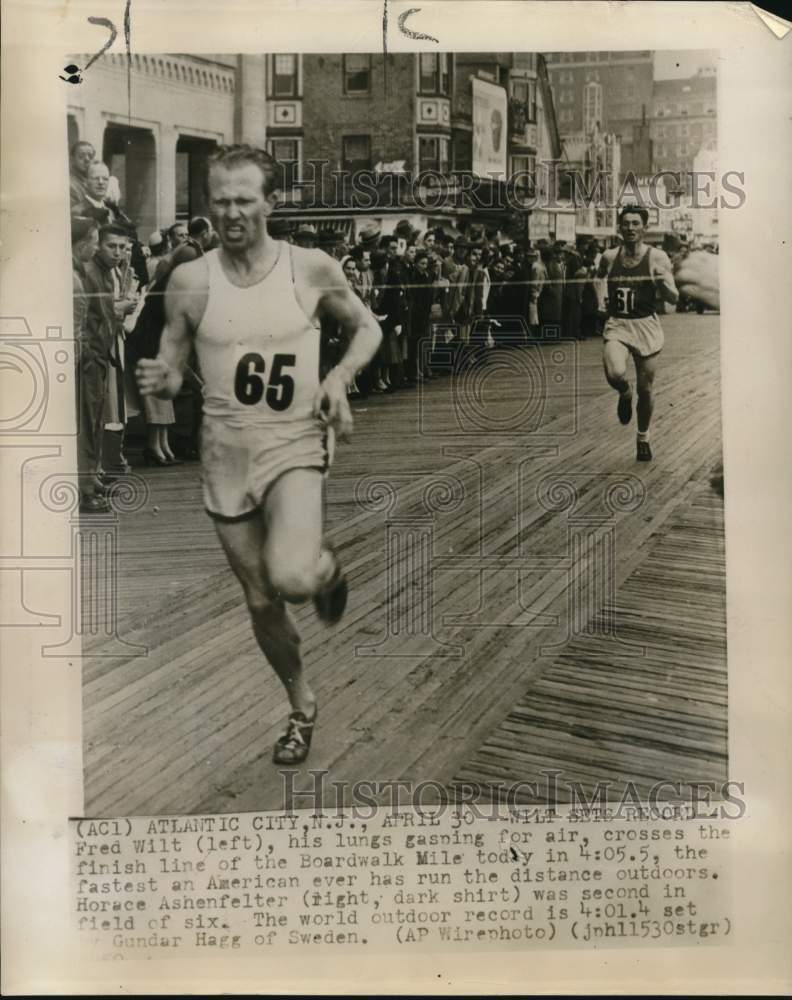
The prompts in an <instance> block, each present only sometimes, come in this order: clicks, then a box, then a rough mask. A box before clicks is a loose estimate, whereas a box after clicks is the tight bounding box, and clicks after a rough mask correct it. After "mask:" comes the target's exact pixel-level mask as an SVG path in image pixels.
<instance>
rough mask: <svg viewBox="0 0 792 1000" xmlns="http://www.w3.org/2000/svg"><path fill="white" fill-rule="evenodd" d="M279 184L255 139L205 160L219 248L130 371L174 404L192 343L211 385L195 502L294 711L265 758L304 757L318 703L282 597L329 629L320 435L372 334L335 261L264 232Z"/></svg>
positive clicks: (337, 582) (341, 418)
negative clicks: (328, 328)
mask: <svg viewBox="0 0 792 1000" xmlns="http://www.w3.org/2000/svg"><path fill="white" fill-rule="evenodd" d="M280 175H281V171H280V168H279V166H278V164H277V163H276V162H275V161H274V160H273V159H272V158H271V157H270V156H269V155H268V154H267V153H264V152H262V151H261V150H257V149H254V148H253V147H250V146H231V147H226V148H223V149H220V150H218V151H217V152H216V153H215V154H214V155H213V157H212V159H211V160H210V164H209V176H208V190H209V201H210V211H211V214H212V222H213V224H214V227H215V230H216V231H217V233H218V235H219V237H220V241H221V247H220V249H219V250H217V251H214V252H210V253H209V254H207V255H205V257H203V258H199V259H198V260H195V261H192V262H190V263H187V264H184V265H182V266H180V267H177V268H176V269H175V270H174V272H173V274H172V276H171V279H170V282H169V284H168V289H167V292H166V296H165V313H166V317H167V322H166V326H165V330H164V332H163V335H162V342H161V347H160V353H159V356H158V357H157V358H156V359H155V360H142V361H141V362H140V363H139V365H138V369H137V378H138V385H139V387H140V391H141V393H143V394H152V395H156V396H160V397H162V398H173V397H174V396H175V395H176V394H177V393H178V391H179V388H180V387H181V383H182V372H183V370H184V366H185V365H186V363H187V360H188V358H189V354H190V350H191V348H192V346H193V344H194V345H195V348H196V351H197V353H198V357H199V361H200V366H201V371H202V374H203V377H204V379H205V383H206V384H205V390H204V393H205V404H204V414H205V416H204V425H203V436H202V449H201V450H202V455H201V457H202V462H203V472H204V500H205V504H206V508H207V511H208V512H209V514H210V515H211V516H212V518H213V519H214V522H215V526H216V529H217V533H218V536H219V538H220V542H221V544H222V545H223V548H224V550H225V553H226V555H227V557H228V561H229V563H230V565H231V568H232V569H233V570H234V572H235V573H236V575H237V577H238V578H239V581H240V583H241V584H242V588H243V590H244V593H245V598H246V600H247V604H248V608H249V610H250V614H251V618H252V622H253V631H254V633H255V636H256V639H257V641H258V644H259V646H260V648H261V650H262V652H263V653H264V655H265V656H266V657H267V659H268V660H269V661H270V663H271V664H272V666H273V668H274V670H275V672H276V673H277V674H278V677H279V678H280V680H281V681H282V683H283V685H284V687H285V689H286V692H287V694H288V697H289V700H290V702H291V707H292V712H291V715H290V716H289V724H288V727H287V730H286V732H285V733H284V734H283V735H282V736H281V737H280V739H279V740H278V741H277V743H276V744H275V752H274V759H275V761H276V763H279V764H299V763H301V762H302V761H303V760H305V758H306V756H307V754H308V749H309V747H310V742H311V737H312V735H313V727H314V722H315V720H316V699H315V697H314V694H313V692H312V690H311V688H310V686H309V685H308V683H307V682H306V680H305V677H304V674H303V667H302V660H301V658H300V649H299V643H300V640H299V636H298V634H297V632H296V630H295V627H294V624H293V622H292V620H291V617H290V616H289V613H288V611H287V610H286V602H299V601H304V600H307V599H309V598H313V601H314V604H315V606H316V609H317V612H318V613H319V615H320V617H321V618H322V619H323V620H325V621H328V622H335V621H337V620H338V619H339V618H340V617H341V615H342V614H343V611H344V607H345V605H346V596H347V584H346V578H345V577H344V575H343V573H342V571H341V568H340V565H339V562H338V559H337V557H336V555H335V553H334V552H333V550H332V549H331V548H330V546H329V545H328V544H327V543H326V542H323V540H322V482H323V475H324V472H325V470H326V469H327V467H328V465H329V461H330V455H329V444H330V442H329V438H330V437H331V436H332V433H333V431H334V430H335V431H336V432H337V433H338V435H339V437H340V438H341V439H342V440H343V439H344V438H346V437H348V436H349V433H350V432H351V429H352V414H351V411H350V409H349V403H348V401H347V386H348V385H349V383H350V382H351V381H352V380H353V379H354V378H355V376H356V374H357V373H358V372H359V370H360V369H361V368H363V367H364V366H365V365H366V364H368V362H369V361H370V360H371V358H372V357H373V356H374V354H375V352H376V350H377V348H378V346H379V343H380V339H381V333H380V330H379V327H378V326H377V323H376V321H375V320H374V318H373V317H372V315H371V314H370V313H369V312H368V310H366V309H365V308H364V306H363V304H362V303H361V302H360V300H359V299H358V298H357V297H356V296H355V295H354V294H353V293H352V291H351V289H350V288H349V285H348V283H347V281H346V279H345V278H344V275H343V272H342V271H341V268H340V266H339V264H338V263H337V262H336V261H334V260H332V259H331V258H329V257H328V256H327V255H326V254H324V253H323V252H322V251H320V250H307V249H302V248H298V247H292V246H290V245H289V244H286V243H282V242H279V241H277V240H273V239H272V238H271V237H270V236H269V234H268V232H267V225H266V220H267V217H268V216H269V215H270V213H271V212H272V210H273V208H274V206H275V205H276V203H277V201H278V197H279V195H280V186H281V185H280ZM324 317H329V318H330V319H332V320H333V321H334V322H336V323H338V324H340V325H341V327H342V329H343V333H344V339H345V342H346V343H348V345H349V346H348V348H347V351H346V354H345V355H344V357H343V358H342V360H341V361H340V363H339V364H338V365H337V366H336V367H335V368H334V369H332V371H330V372H329V373H328V374H327V375H326V376H325V378H324V379H323V380H321V381H320V374H319V365H320V351H319V346H320V333H319V323H320V320H321V319H322V318H324Z"/></svg>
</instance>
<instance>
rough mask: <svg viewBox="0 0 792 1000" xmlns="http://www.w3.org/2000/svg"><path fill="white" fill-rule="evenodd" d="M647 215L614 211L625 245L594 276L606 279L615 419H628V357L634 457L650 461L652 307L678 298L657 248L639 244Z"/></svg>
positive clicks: (656, 343) (656, 346)
mask: <svg viewBox="0 0 792 1000" xmlns="http://www.w3.org/2000/svg"><path fill="white" fill-rule="evenodd" d="M648 221H649V213H648V212H647V210H646V209H645V208H643V207H640V206H637V205H627V206H625V207H624V208H623V209H622V210H621V212H620V213H619V231H620V233H621V236H622V240H623V241H624V245H623V246H622V247H620V248H618V249H614V250H606V251H605V253H604V254H603V255H602V259H601V260H600V263H599V269H598V277H600V278H607V279H608V314H609V315H608V321H607V323H606V324H605V329H604V330H603V333H602V336H603V339H604V341H605V347H604V350H603V355H602V359H603V364H604V366H605V378H606V379H607V380H608V383H609V385H611V386H612V387H613V388H614V389H615V390H616V391H617V392H618V393H619V402H618V405H617V409H616V412H617V415H618V417H619V421H620V422H621V423H622V424H628V423H629V422H630V419H631V417H632V403H633V397H632V389H631V388H630V383H629V382H628V380H627V362H628V360H629V358H630V355H632V358H633V362H634V364H635V381H636V388H637V390H638V403H637V406H636V416H637V420H638V434H637V441H636V457H637V460H638V461H639V462H649V461H651V459H652V449H651V446H650V444H649V424H650V422H651V419H652V409H653V407H654V401H653V396H652V386H653V384H654V377H655V372H656V370H657V359H658V356H659V354H660V351H661V350H662V348H663V343H664V338H663V330H662V327H661V326H660V320H659V319H658V318H657V312H656V307H655V303H656V301H657V296H658V295H660V296H661V297H662V298H663V299H665V301H666V302H670V303H671V304H672V305H673V303H675V302H676V301H677V299H678V298H679V293H678V292H677V289H676V285H675V284H674V278H673V275H672V271H671V262H670V260H669V259H668V257H667V255H666V254H665V252H664V251H662V250H657V249H655V248H654V247H650V246H648V245H647V244H646V243H644V242H643V237H644V233H645V231H646V224H647V222H648Z"/></svg>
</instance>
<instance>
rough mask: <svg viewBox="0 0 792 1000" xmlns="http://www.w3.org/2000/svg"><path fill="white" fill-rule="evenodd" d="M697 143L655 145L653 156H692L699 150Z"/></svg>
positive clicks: (661, 143) (663, 143)
mask: <svg viewBox="0 0 792 1000" xmlns="http://www.w3.org/2000/svg"><path fill="white" fill-rule="evenodd" d="M700 145H701V144H700V143H697V142H677V143H673V142H672V143H665V142H658V143H655V147H654V151H655V156H694V155H695V154H696V153H697V152H698V151H699V149H700Z"/></svg>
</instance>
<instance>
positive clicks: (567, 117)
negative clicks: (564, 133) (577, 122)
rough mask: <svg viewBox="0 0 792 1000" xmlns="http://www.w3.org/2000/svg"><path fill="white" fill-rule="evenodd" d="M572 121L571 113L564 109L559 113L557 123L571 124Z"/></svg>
mask: <svg viewBox="0 0 792 1000" xmlns="http://www.w3.org/2000/svg"><path fill="white" fill-rule="evenodd" d="M573 119H574V115H573V114H572V112H571V111H569V110H568V109H566V108H564V109H563V110H562V111H561V114H560V115H559V121H562V122H571V121H572V120H573Z"/></svg>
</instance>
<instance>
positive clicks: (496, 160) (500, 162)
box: [473, 79, 509, 180]
mask: <svg viewBox="0 0 792 1000" xmlns="http://www.w3.org/2000/svg"><path fill="white" fill-rule="evenodd" d="M507 103H508V102H507V97H506V91H505V90H504V88H503V87H498V86H496V84H494V83H488V82H487V81H486V80H478V79H474V80H473V173H474V174H476V175H478V176H479V177H494V178H498V179H499V180H505V178H506V149H507V142H508V135H507V125H508V120H509V119H508V112H507Z"/></svg>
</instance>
